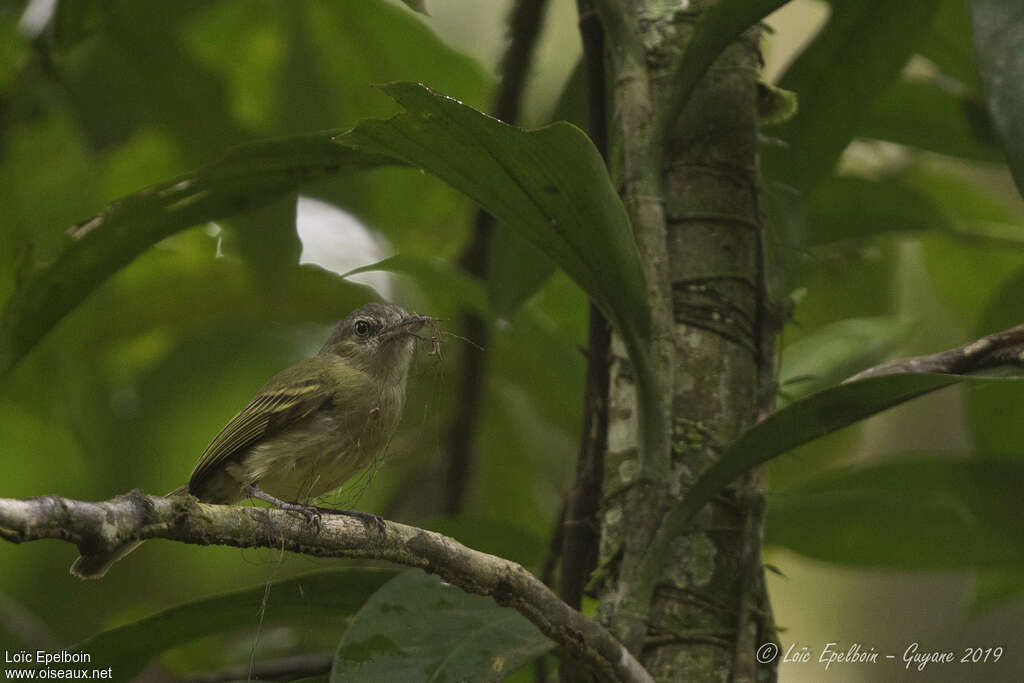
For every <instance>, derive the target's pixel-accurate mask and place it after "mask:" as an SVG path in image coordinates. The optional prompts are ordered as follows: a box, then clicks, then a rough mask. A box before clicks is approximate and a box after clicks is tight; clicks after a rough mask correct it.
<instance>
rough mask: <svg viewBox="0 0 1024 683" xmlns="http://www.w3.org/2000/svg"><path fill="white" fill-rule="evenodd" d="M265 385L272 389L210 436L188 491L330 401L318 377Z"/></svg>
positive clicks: (327, 389) (254, 399) (323, 384)
mask: <svg viewBox="0 0 1024 683" xmlns="http://www.w3.org/2000/svg"><path fill="white" fill-rule="evenodd" d="M282 374H283V373H282ZM275 379H277V378H275ZM267 384H268V386H273V387H274V388H270V389H267V388H264V390H262V391H261V392H260V393H259V394H257V395H256V396H255V397H254V398H253V399H252V400H251V401H250V402H249V405H247V406H246V407H245V408H243V409H242V410H241V411H240V412H239V413H238V414H237V415H235V416H234V417H233V418H231V420H230V421H229V422H228V423H227V424H226V425H224V428H223V429H221V430H220V432H219V433H218V434H217V436H215V437H213V441H211V442H210V445H209V446H207V447H206V450H205V451H203V455H202V457H200V458H199V462H198V463H197V464H196V467H195V469H194V470H193V471H192V476H191V477H190V479H189V490H190V491H193V492H194V491H196V490H199V489H201V488H202V485H203V482H204V481H205V480H206V479H207V478H208V477H210V476H211V475H212V474H214V473H215V472H217V471H218V470H220V468H221V467H223V465H224V464H225V463H226V462H228V461H230V460H231V459H232V458H235V457H237V456H239V455H241V454H242V453H245V452H246V451H248V450H249V448H251V447H252V446H254V445H255V444H257V443H259V442H260V441H262V440H263V439H265V438H267V437H268V436H271V435H273V434H276V433H278V432H280V431H281V430H283V429H284V428H286V427H288V426H289V425H292V424H294V423H296V422H298V421H299V420H301V419H303V418H304V417H307V416H308V415H310V414H311V413H313V412H314V411H316V410H319V409H320V408H321V407H323V406H324V404H325V403H327V402H328V401H330V400H331V393H332V392H331V390H330V387H329V385H328V384H327V383H325V382H324V381H323V380H322V379H321V378H320V377H319V376H317V377H314V378H309V379H304V380H302V381H298V382H289V383H286V384H285V385H284V386H281V383H280V382H275V381H274V380H271V381H270V382H268V383H267ZM275 385H276V386H275Z"/></svg>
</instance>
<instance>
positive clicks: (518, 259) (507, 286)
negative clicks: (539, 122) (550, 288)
mask: <svg viewBox="0 0 1024 683" xmlns="http://www.w3.org/2000/svg"><path fill="white" fill-rule="evenodd" d="M586 118H587V112H586V82H585V79H584V77H583V68H582V62H577V63H576V66H575V68H574V69H573V71H572V73H571V74H569V78H568V80H566V82H565V86H564V87H563V88H562V92H561V94H560V95H559V97H558V102H557V103H556V104H555V109H554V111H553V112H552V114H551V116H550V117H549V120H550V121H568V122H569V123H572V124H573V125H575V126H578V127H579V128H580V129H582V130H585V129H586ZM553 272H555V264H554V263H552V262H551V259H550V258H548V257H547V255H546V254H545V253H544V252H543V251H541V250H540V249H538V248H537V247H535V246H534V245H533V244H532V243H531V242H529V241H527V240H526V238H524V237H523V236H521V235H520V234H519V233H518V232H517V231H516V230H515V229H512V230H508V229H498V230H495V231H494V233H493V234H492V235H491V245H490V248H489V249H488V254H487V289H488V294H489V296H490V299H491V307H492V308H493V309H494V314H495V315H496V316H499V317H505V318H510V317H511V316H512V314H513V313H515V311H516V310H517V309H518V308H519V307H520V306H521V305H522V304H523V302H525V301H526V300H527V299H529V298H530V297H531V296H533V295H534V294H535V293H536V292H537V290H538V289H540V287H541V285H543V284H544V283H545V282H547V280H548V278H549V277H550V276H551V274H552V273H553Z"/></svg>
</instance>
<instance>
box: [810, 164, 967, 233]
mask: <svg viewBox="0 0 1024 683" xmlns="http://www.w3.org/2000/svg"><path fill="white" fill-rule="evenodd" d="M930 230H935V231H939V232H944V233H946V234H953V233H954V232H955V227H954V225H953V224H952V222H951V221H950V218H949V216H948V215H947V214H946V212H945V211H943V210H942V208H941V206H939V205H938V204H937V203H936V202H934V201H933V200H932V199H931V197H929V196H927V195H926V194H925V193H923V192H920V191H918V190H916V189H914V188H912V187H908V186H907V185H904V184H902V183H900V182H899V180H898V179H895V178H883V179H880V180H869V179H867V178H860V177H856V176H832V177H830V178H828V179H827V180H824V181H823V182H822V183H821V184H820V185H819V186H818V189H817V191H816V192H815V193H814V195H813V196H812V197H811V203H810V206H809V207H808V213H807V236H806V239H805V242H804V243H805V245H806V246H808V247H814V246H820V245H823V244H830V243H834V242H840V241H843V240H852V239H866V238H869V237H876V236H880V235H886V234H896V233H915V232H924V231H930Z"/></svg>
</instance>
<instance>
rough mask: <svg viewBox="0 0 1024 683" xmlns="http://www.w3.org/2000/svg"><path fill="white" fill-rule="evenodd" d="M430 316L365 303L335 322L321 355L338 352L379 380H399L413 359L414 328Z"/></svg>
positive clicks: (393, 306)
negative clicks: (338, 321) (335, 324)
mask: <svg viewBox="0 0 1024 683" xmlns="http://www.w3.org/2000/svg"><path fill="white" fill-rule="evenodd" d="M430 320H431V317H430V316H427V315H410V314H409V313H407V312H406V310H405V309H404V308H402V307H401V306H396V305H395V304H388V303H369V304H365V305H363V306H360V307H359V308H357V309H355V310H354V311H352V312H351V313H349V314H348V315H347V316H345V319H344V320H342V321H341V322H340V323H338V324H337V326H336V327H335V328H334V331H333V332H332V333H331V336H330V338H329V339H328V340H327V343H326V344H324V346H323V348H322V349H320V355H321V356H325V355H328V354H333V355H337V356H341V357H342V358H345V359H346V360H348V361H350V362H351V363H352V365H353V366H354V367H357V368H359V369H361V370H364V371H370V372H372V373H374V374H376V375H377V376H378V377H380V378H381V379H382V380H384V379H386V378H389V377H392V378H394V379H395V381H402V380H404V379H405V375H406V373H407V372H408V370H409V363H410V361H411V360H412V350H413V343H414V342H415V339H416V332H417V331H418V330H419V329H420V328H421V327H423V325H424V324H425V323H427V322H428V321H430Z"/></svg>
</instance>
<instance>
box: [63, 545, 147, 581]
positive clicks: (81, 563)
mask: <svg viewBox="0 0 1024 683" xmlns="http://www.w3.org/2000/svg"><path fill="white" fill-rule="evenodd" d="M140 545H142V541H133V542H132V543H125V544H124V545H122V546H118V547H116V548H114V549H113V550H111V551H110V552H106V553H97V554H95V555H82V556H81V557H79V558H78V559H77V560H75V563H74V564H72V565H71V575H72V576H77V577H78V578H80V579H102V578H103V576H104V575H105V574H106V573H107V570H108V569H110V568H111V567H112V566H113V565H114V563H115V562H117V561H118V560H120V559H121V558H123V557H124V556H125V555H127V554H128V553H130V552H131V551H133V550H135V549H136V548H138V547H139V546H140Z"/></svg>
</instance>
